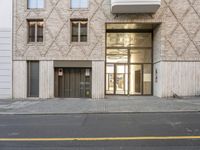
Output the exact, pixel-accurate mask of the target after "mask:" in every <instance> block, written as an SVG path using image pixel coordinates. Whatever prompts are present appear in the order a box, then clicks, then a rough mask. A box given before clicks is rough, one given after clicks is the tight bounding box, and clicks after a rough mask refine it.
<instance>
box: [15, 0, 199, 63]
mask: <svg viewBox="0 0 200 150" xmlns="http://www.w3.org/2000/svg"><path fill="white" fill-rule="evenodd" d="M89 1H90V4H89V9H88V10H71V9H70V0H46V4H45V9H44V10H39V11H37V10H32V11H30V10H27V9H26V6H27V4H26V0H16V1H14V5H15V7H14V8H15V11H14V13H15V14H14V48H15V49H14V59H15V60H26V59H33V60H34V59H36V60H104V59H105V23H106V22H140V23H141V22H144V23H147V22H148V23H149V22H151V23H160V22H162V24H161V28H160V30H161V37H162V39H161V43H160V44H161V52H160V58H157V59H162V60H200V0H162V5H161V8H160V9H159V10H158V11H157V12H156V14H118V15H114V14H111V13H110V0H89ZM35 18H43V19H44V21H45V30H44V43H43V44H27V22H26V20H27V19H35ZM74 18H88V22H89V31H88V32H89V37H88V39H89V41H88V42H87V43H81V44H78V43H71V42H70V19H74Z"/></svg>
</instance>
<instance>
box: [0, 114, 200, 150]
mask: <svg viewBox="0 0 200 150" xmlns="http://www.w3.org/2000/svg"><path fill="white" fill-rule="evenodd" d="M199 149H200V113H198V112H193V113H192V112H191V113H136V114H72V115H0V150H199Z"/></svg>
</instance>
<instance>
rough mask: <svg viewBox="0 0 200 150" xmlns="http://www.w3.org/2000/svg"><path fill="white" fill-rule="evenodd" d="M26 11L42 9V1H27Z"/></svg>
mask: <svg viewBox="0 0 200 150" xmlns="http://www.w3.org/2000/svg"><path fill="white" fill-rule="evenodd" d="M27 3H28V9H41V8H44V0H27Z"/></svg>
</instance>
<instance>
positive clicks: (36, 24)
mask: <svg viewBox="0 0 200 150" xmlns="http://www.w3.org/2000/svg"><path fill="white" fill-rule="evenodd" d="M30 22H34V23H35V33H34V36H35V41H34V42H32V41H30V40H29V39H30V38H29V37H30V36H29V33H30V30H29V29H30V26H29V23H30ZM38 22H43V31H42V35H43V39H42V42H39V41H38ZM44 23H45V22H44V19H27V43H28V44H30V43H44Z"/></svg>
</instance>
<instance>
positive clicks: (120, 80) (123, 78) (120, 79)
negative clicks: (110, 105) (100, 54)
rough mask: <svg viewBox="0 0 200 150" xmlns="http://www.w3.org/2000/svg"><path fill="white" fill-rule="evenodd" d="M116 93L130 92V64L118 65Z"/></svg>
mask: <svg viewBox="0 0 200 150" xmlns="http://www.w3.org/2000/svg"><path fill="white" fill-rule="evenodd" d="M115 86H116V92H115V93H116V94H122V95H124V94H128V66H127V65H117V66H116V83H115Z"/></svg>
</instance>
